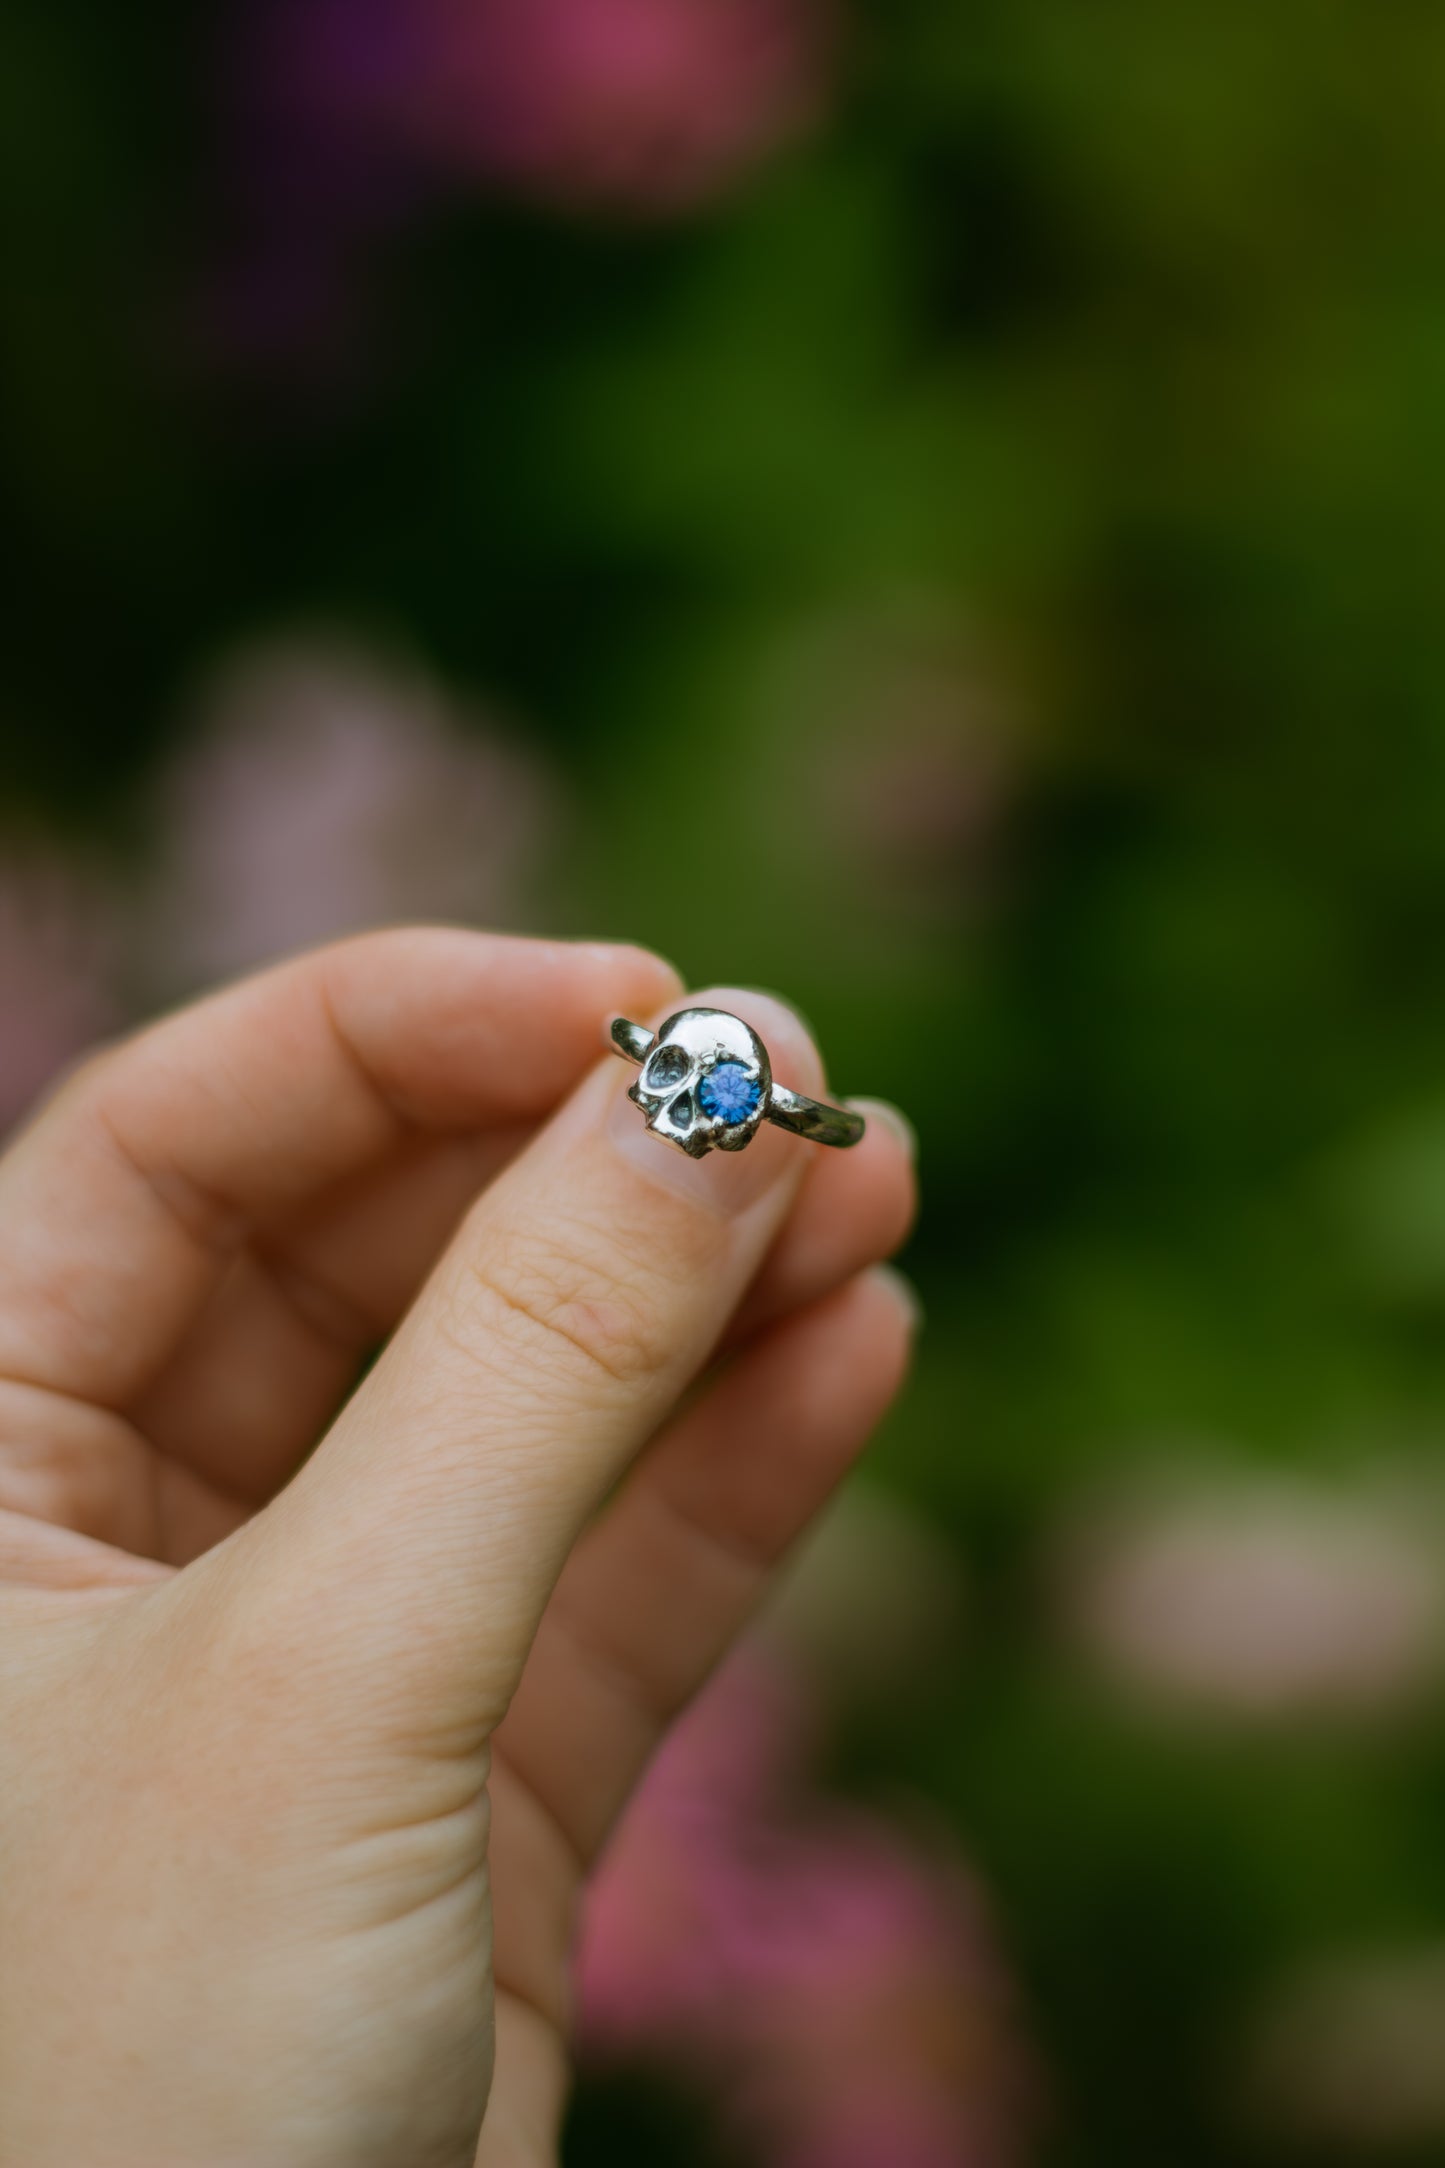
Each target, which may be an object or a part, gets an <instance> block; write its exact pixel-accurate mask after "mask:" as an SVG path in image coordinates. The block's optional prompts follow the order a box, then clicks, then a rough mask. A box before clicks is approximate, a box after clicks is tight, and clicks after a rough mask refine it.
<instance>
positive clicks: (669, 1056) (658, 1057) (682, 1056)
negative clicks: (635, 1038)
mask: <svg viewBox="0 0 1445 2168" xmlns="http://www.w3.org/2000/svg"><path fill="white" fill-rule="evenodd" d="M691 1067H692V1060H691V1057H690V1056H689V1055H688V1054H687V1053H686V1052H685V1050H684V1049H683V1048H682V1047H680V1046H659V1047H658V1048H656V1049H655V1051H654V1052H653V1053H652V1054H651V1055H650V1056H649V1058H648V1063H647V1071H646V1074H645V1076H644V1077H643V1082H644V1083H645V1084H646V1085H647V1088H648V1090H649V1091H657V1092H670V1091H672V1090H673V1088H674V1087H675V1086H676V1085H678V1084H681V1083H682V1081H683V1079H684V1078H685V1077H686V1075H687V1073H688V1071H689V1070H690V1069H691Z"/></svg>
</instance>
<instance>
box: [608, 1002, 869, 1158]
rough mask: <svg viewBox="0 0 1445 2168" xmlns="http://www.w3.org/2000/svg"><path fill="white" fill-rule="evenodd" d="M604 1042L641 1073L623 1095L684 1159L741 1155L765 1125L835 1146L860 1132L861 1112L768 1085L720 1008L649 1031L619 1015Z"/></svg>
mask: <svg viewBox="0 0 1445 2168" xmlns="http://www.w3.org/2000/svg"><path fill="white" fill-rule="evenodd" d="M610 1037H611V1044H612V1047H613V1050H614V1052H616V1053H618V1054H621V1055H623V1056H624V1057H625V1058H626V1059H627V1060H628V1061H635V1062H636V1063H637V1064H638V1065H639V1066H640V1068H641V1070H642V1074H641V1076H640V1077H638V1079H637V1081H636V1083H635V1084H633V1085H631V1086H630V1087H629V1089H628V1093H627V1096H628V1098H629V1099H632V1100H634V1101H635V1102H636V1103H637V1105H638V1106H639V1107H640V1108H641V1109H642V1115H643V1119H644V1120H645V1122H646V1123H647V1126H648V1128H649V1129H650V1130H652V1132H653V1134H654V1135H655V1136H659V1137H665V1138H666V1139H667V1142H668V1143H669V1144H675V1145H676V1146H677V1148H678V1150H679V1151H682V1152H686V1153H687V1155H688V1157H689V1158H690V1159H701V1158H702V1157H703V1155H704V1154H705V1153H707V1152H711V1151H720V1152H740V1151H742V1149H743V1147H744V1146H745V1145H747V1144H751V1142H752V1140H753V1138H754V1137H755V1136H756V1135H757V1133H758V1130H759V1128H760V1126H761V1125H762V1123H763V1122H765V1121H768V1122H772V1123H773V1124H774V1126H775V1127H776V1128H778V1129H790V1130H791V1131H792V1132H793V1135H794V1136H796V1137H807V1138H808V1139H809V1140H810V1142H812V1143H814V1144H833V1145H837V1146H839V1147H840V1148H846V1147H847V1146H848V1145H850V1144H856V1143H857V1142H858V1140H859V1138H860V1137H861V1136H862V1134H863V1129H864V1121H863V1117H862V1115H861V1114H853V1113H850V1112H849V1111H848V1109H847V1108H845V1107H830V1106H825V1105H823V1103H822V1102H821V1101H820V1100H817V1099H808V1098H806V1097H805V1096H804V1094H803V1093H802V1092H794V1091H789V1089H788V1087H787V1085H786V1084H775V1083H774V1081H773V1071H772V1064H771V1063H770V1062H769V1060H768V1050H767V1048H766V1047H765V1046H764V1045H763V1042H762V1040H761V1039H760V1038H759V1037H758V1035H757V1033H756V1032H755V1031H754V1030H753V1028H752V1026H751V1024H745V1023H744V1022H743V1020H742V1018H741V1017H740V1016H730V1015H729V1014H728V1012H727V1010H726V1009H679V1010H678V1012H677V1014H676V1016H670V1017H669V1018H668V1019H667V1022H666V1023H665V1024H663V1025H662V1027H661V1029H660V1030H659V1031H658V1032H657V1033H656V1034H654V1033H652V1032H650V1031H649V1030H648V1029H647V1028H646V1026H645V1025H643V1024H633V1023H629V1022H628V1020H627V1018H626V1017H625V1016H619V1017H617V1018H616V1019H615V1021H614V1022H613V1025H612V1029H611V1034H610Z"/></svg>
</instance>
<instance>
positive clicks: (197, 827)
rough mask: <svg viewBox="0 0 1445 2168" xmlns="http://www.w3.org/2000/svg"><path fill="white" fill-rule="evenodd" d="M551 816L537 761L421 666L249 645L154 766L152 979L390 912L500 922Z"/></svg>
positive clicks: (325, 645)
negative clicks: (161, 768) (173, 750)
mask: <svg viewBox="0 0 1445 2168" xmlns="http://www.w3.org/2000/svg"><path fill="white" fill-rule="evenodd" d="M554 813H555V806H554V802H553V793H552V788H551V785H550V782H549V780H548V779H547V777H546V776H545V775H544V774H543V772H542V771H541V770H540V768H539V767H538V765H537V763H536V762H535V761H534V760H533V759H532V758H530V757H529V756H528V755H527V754H526V753H524V752H523V751H522V750H521V748H520V747H518V746H516V745H514V744H511V743H509V742H508V741H506V740H505V739H503V738H502V737H500V736H499V735H498V734H497V733H496V731H495V730H494V729H493V728H491V727H490V726H489V725H484V724H481V723H479V722H478V721H477V720H476V719H475V718H473V717H470V716H468V715H467V714H466V713H464V712H463V711H462V710H460V709H459V708H457V707H456V706H455V704H454V703H453V702H452V701H451V700H450V699H449V698H448V696H447V695H446V694H445V693H444V692H443V691H442V690H441V688H440V687H439V686H437V685H436V684H435V683H433V682H432V680H430V679H429V678H427V677H425V676H424V675H422V674H420V673H419V672H414V671H407V670H404V669H401V668H399V667H397V666H395V665H393V664H390V663H385V662H381V661H378V660H377V659H375V658H373V657H371V656H369V655H367V654H365V653H363V652H362V651H361V650H359V649H355V648H350V647H347V646H345V645H343V644H340V643H334V642H326V641H313V642H309V643H308V642H293V643H291V644H289V645H287V644H281V645H277V646H274V647H269V648H267V647H263V648H259V649H255V650H252V651H249V652H248V653H246V654H244V655H242V656H241V657H240V658H239V659H238V660H237V661H236V662H234V663H233V664H232V665H231V666H230V667H229V668H228V669H226V670H225V671H224V672H223V673H222V675H221V677H220V679H219V680H218V682H217V683H216V685H215V686H214V687H213V688H212V690H211V692H210V694H209V696H208V697H207V699H206V701H205V703H204V712H203V719H202V725H201V730H200V734H199V735H198V736H197V737H196V738H194V739H193V740H188V741H187V743H186V745H185V746H184V747H183V749H182V750H181V752H180V753H179V754H178V756H177V758H176V759H175V761H174V763H173V764H172V766H171V768H170V769H169V770H168V771H167V772H166V773H165V774H164V775H163V777H162V778H161V783H160V787H159V793H158V819H159V824H160V828H161V845H160V851H159V873H158V879H157V883H156V887H155V891H154V895H153V900H152V908H151V930H150V945H151V951H152V954H153V956H154V957H155V958H156V960H157V965H158V976H159V978H160V979H161V980H162V981H163V982H164V984H165V988H166V990H167V991H170V990H173V988H174V987H175V986H178V985H179V986H189V985H193V984H200V983H205V982H208V981H210V980H212V979H215V978H218V977H223V976H226V975H228V974H233V973H235V972H237V971H241V970H245V969H248V968H250V967H251V966H253V965H255V964H258V963H261V962H264V961H265V960H266V959H268V958H270V957H273V956H276V955H279V954H283V953H285V952H288V951H291V950H294V949H297V948H300V947H304V946H306V945H307V944H309V943H312V942H315V941H322V940H327V939H330V938H332V937H334V936H335V935H338V934H343V933H348V932H352V931H355V930H357V929H358V928H362V927H366V926H370V925H377V924H381V923H384V922H386V921H388V920H393V919H408V918H409V919H418V918H421V919H460V920H464V921H470V922H478V921H485V922H487V923H489V924H498V923H500V924H506V923H508V922H510V921H512V920H514V919H515V918H516V916H517V915H518V913H519V912H520V911H521V910H522V909H523V908H524V907H525V902H526V898H527V894H528V881H529V878H530V876H531V874H532V872H533V871H534V869H535V867H536V865H537V862H538V859H539V856H540V852H541V849H542V846H543V844H544V843H545V841H546V839H547V838H548V837H549V835H550V833H551V831H552V825H553V818H554Z"/></svg>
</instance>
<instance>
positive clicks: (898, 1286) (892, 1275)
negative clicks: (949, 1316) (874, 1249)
mask: <svg viewBox="0 0 1445 2168" xmlns="http://www.w3.org/2000/svg"><path fill="white" fill-rule="evenodd" d="M863 1283H864V1285H865V1286H866V1287H867V1288H868V1290H869V1296H870V1299H871V1300H872V1301H874V1302H884V1303H886V1304H888V1305H889V1306H890V1307H891V1308H892V1309H893V1310H894V1311H895V1312H896V1313H897V1315H898V1317H899V1318H900V1319H901V1320H902V1324H903V1330H904V1334H905V1336H906V1337H907V1339H908V1340H909V1341H912V1340H915V1339H917V1337H918V1334H919V1333H920V1332H921V1331H922V1329H923V1303H922V1301H921V1299H920V1297H919V1293H918V1289H917V1288H916V1287H915V1286H914V1284H913V1282H912V1280H910V1279H909V1277H908V1275H907V1273H906V1272H900V1271H899V1269H898V1267H897V1265H873V1266H871V1267H870V1268H869V1270H868V1271H867V1272H865V1273H864V1274H863Z"/></svg>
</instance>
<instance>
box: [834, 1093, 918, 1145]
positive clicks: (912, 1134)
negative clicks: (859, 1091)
mask: <svg viewBox="0 0 1445 2168" xmlns="http://www.w3.org/2000/svg"><path fill="white" fill-rule="evenodd" d="M847 1103H848V1105H849V1106H850V1107H851V1108H852V1109H853V1111H854V1113H855V1114H861V1115H863V1116H864V1118H865V1120H867V1121H870V1122H877V1123H878V1124H879V1126H880V1127H881V1128H883V1129H887V1130H890V1131H891V1132H892V1134H893V1135H894V1136H895V1137H896V1138H897V1139H898V1142H899V1143H900V1144H901V1145H902V1146H903V1149H904V1151H905V1152H906V1153H907V1154H908V1156H909V1158H910V1159H917V1157H918V1131H917V1130H916V1129H915V1128H914V1126H913V1124H912V1122H910V1121H909V1119H908V1116H907V1115H906V1114H905V1113H904V1111H903V1109H902V1107H895V1106H894V1104H893V1101H892V1100H891V1099H850V1100H849V1101H848V1102H847Z"/></svg>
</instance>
